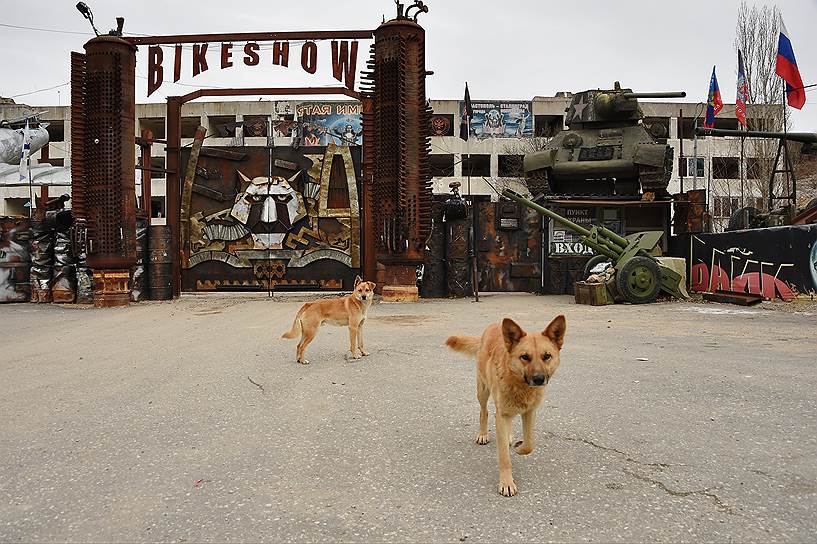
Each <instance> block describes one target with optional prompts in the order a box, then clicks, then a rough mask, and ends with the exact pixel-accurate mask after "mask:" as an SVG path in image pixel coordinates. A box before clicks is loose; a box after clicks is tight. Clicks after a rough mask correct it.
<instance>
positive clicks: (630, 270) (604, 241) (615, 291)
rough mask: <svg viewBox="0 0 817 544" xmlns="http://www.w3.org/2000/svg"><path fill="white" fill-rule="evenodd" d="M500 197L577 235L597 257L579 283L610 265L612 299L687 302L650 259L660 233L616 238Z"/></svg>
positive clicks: (669, 273) (673, 278)
mask: <svg viewBox="0 0 817 544" xmlns="http://www.w3.org/2000/svg"><path fill="white" fill-rule="evenodd" d="M502 196H504V197H506V198H510V199H511V200H514V201H516V202H518V203H520V204H523V205H525V206H527V207H529V208H531V209H533V210H536V211H537V212H539V213H540V214H542V215H546V216H547V217H549V218H551V219H553V220H554V221H558V222H560V223H562V224H563V225H565V226H566V227H568V228H569V229H570V230H572V231H574V232H577V233H579V234H580V235H581V242H582V243H583V244H584V245H586V246H587V247H589V248H591V249H592V250H593V251H595V252H596V253H597V254H598V255H595V256H593V257H591V259H590V261H589V262H588V263H587V266H586V267H585V277H584V278H583V279H585V278H587V276H588V275H589V274H588V272H589V270H590V269H591V268H593V266H595V265H596V264H599V263H601V262H605V261H612V263H613V266H614V268H615V269H616V274H615V276H614V279H613V281H611V282H610V283H608V284H607V288H608V290H609V291H610V294H611V296H612V297H613V298H614V299H616V300H622V299H623V300H625V301H627V302H631V303H633V304H642V303H645V302H653V301H654V300H655V299H656V298H657V297H658V293H659V292H660V291H663V292H665V293H666V294H668V295H671V296H673V297H676V298H681V299H683V298H687V297H686V295H685V294H684V292H683V291H682V289H683V286H682V279H683V278H682V276H681V275H680V274H679V273H678V272H675V271H674V270H671V269H670V268H668V267H666V266H663V265H661V264H660V263H659V262H658V261H657V260H656V259H655V257H654V256H653V254H654V253H656V252H657V251H658V244H659V242H660V241H661V237H662V236H663V235H664V233H663V232H662V231H660V230H657V231H644V232H637V233H634V234H630V235H628V236H620V235H618V234H616V233H615V232H613V231H612V230H610V229H608V228H606V227H603V226H600V225H593V226H591V227H590V228H589V229H587V228H585V227H583V226H581V225H577V224H576V223H574V222H573V221H570V220H569V219H567V218H565V217H562V216H561V215H559V214H558V213H556V212H553V211H551V210H548V209H547V208H545V207H543V206H540V205H539V204H537V203H536V202H534V201H532V200H530V199H529V198H525V197H524V196H522V195H520V194H519V193H516V192H514V191H511V190H510V189H505V190H504V191H502Z"/></svg>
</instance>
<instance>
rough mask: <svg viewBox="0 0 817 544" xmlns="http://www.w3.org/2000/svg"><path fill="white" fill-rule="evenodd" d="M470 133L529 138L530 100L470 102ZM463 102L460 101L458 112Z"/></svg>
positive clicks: (530, 133) (462, 109)
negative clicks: (471, 112)
mask: <svg viewBox="0 0 817 544" xmlns="http://www.w3.org/2000/svg"><path fill="white" fill-rule="evenodd" d="M471 108H472V109H473V112H474V116H473V117H472V119H471V135H472V136H475V137H477V138H529V137H531V136H533V114H532V111H533V106H532V103H531V102H472V103H471ZM464 110H465V102H460V113H461V114H462V112H463V111H464Z"/></svg>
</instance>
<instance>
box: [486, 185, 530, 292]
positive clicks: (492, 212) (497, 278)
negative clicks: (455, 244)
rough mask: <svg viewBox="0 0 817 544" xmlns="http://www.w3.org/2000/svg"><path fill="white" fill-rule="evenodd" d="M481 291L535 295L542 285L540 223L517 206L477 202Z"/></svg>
mask: <svg viewBox="0 0 817 544" xmlns="http://www.w3.org/2000/svg"><path fill="white" fill-rule="evenodd" d="M476 205H477V208H478V214H479V215H478V217H479V220H478V232H477V255H478V267H477V268H478V271H479V289H480V291H522V292H529V293H530V292H536V291H539V290H540V283H541V258H542V254H541V250H542V244H541V228H540V225H541V219H540V216H539V214H537V213H536V212H535V211H533V210H529V209H528V208H525V207H523V206H521V205H519V204H517V203H515V202H513V203H509V202H489V201H485V200H482V201H477V204H476Z"/></svg>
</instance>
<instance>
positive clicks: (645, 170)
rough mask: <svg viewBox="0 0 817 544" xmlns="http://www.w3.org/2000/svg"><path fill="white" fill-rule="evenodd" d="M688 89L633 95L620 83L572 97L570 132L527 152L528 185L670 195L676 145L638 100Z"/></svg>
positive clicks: (538, 189)
mask: <svg viewBox="0 0 817 544" xmlns="http://www.w3.org/2000/svg"><path fill="white" fill-rule="evenodd" d="M684 96H686V93H683V92H669V93H634V92H632V90H630V89H622V88H621V86H620V85H619V83H618V82H616V83H615V85H614V88H613V89H610V90H590V91H582V92H580V93H576V94H575V95H573V99H572V101H571V103H570V106H568V108H567V110H566V112H567V115H566V116H565V122H566V124H567V127H568V128H567V130H563V131H562V132H560V133H559V134H557V135H556V136H554V137H553V139H552V140H550V141H549V142H548V143H547V146H546V147H545V149H544V150H542V151H537V152H535V153H529V154H527V155H525V159H524V169H525V179H526V181H527V185H528V189H529V190H530V192H531V193H532V194H533V195H534V196H538V195H542V194H585V195H589V194H598V195H637V194H639V193H641V192H654V193H656V195H657V196H659V197H661V196H666V195H667V194H668V193H667V185H668V184H669V180H670V176H671V175H672V164H673V149H672V148H671V147H670V146H668V145H666V143H659V141H658V139H659V138H666V137H667V134H666V129H665V127H664V125H661V124H654V125H651V126H646V125H644V124H643V123H642V119H643V117H644V115H643V114H642V112H641V108H640V107H639V105H638V99H639V98H683V97H684Z"/></svg>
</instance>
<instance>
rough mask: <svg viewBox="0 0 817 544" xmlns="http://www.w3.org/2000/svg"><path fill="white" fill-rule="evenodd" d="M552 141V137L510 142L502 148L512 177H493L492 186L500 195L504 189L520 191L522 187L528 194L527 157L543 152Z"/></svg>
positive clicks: (521, 139)
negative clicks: (526, 177) (526, 179)
mask: <svg viewBox="0 0 817 544" xmlns="http://www.w3.org/2000/svg"><path fill="white" fill-rule="evenodd" d="M550 140H551V137H550V136H533V137H530V138H516V139H515V140H513V141H512V142H508V143H506V144H505V146H504V147H503V148H502V151H503V153H504V154H505V155H506V159H505V160H506V161H507V162H506V163H505V167H506V169H507V170H508V172H509V173H511V174H513V175H512V176H503V177H492V178H491V179H490V183H491V185H493V186H494V188H495V189H496V190H497V191H499V192H500V193H501V192H502V191H503V189H512V190H515V191H518V190H519V189H521V188H522V187H520V185H521V186H524V188H525V190H524V192H525V193H527V192H528V190H527V185H526V184H525V168H524V160H525V155H527V154H529V153H536V152H537V151H542V150H544V149H545V148H546V147H547V144H548V142H549V141H550Z"/></svg>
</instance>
